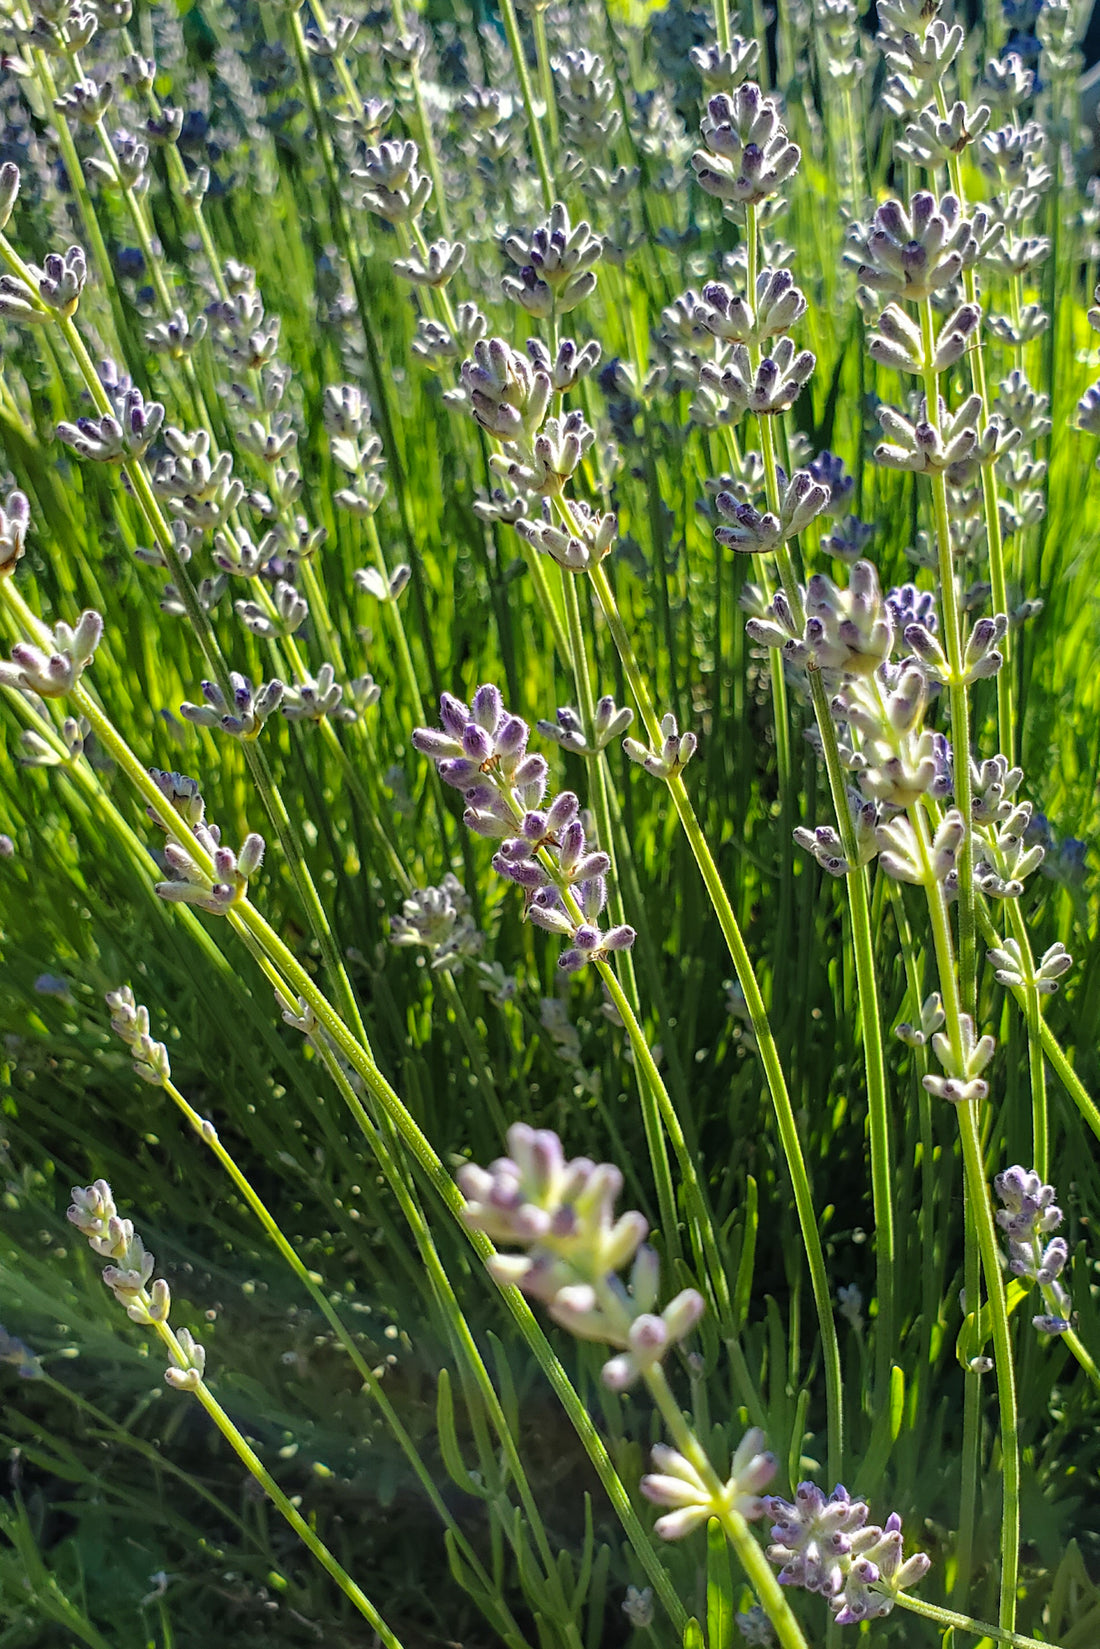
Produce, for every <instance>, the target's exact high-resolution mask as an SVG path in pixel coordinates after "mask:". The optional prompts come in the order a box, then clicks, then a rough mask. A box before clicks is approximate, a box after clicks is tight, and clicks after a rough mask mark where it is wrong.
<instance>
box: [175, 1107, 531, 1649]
mask: <svg viewBox="0 0 1100 1649" xmlns="http://www.w3.org/2000/svg"><path fill="white" fill-rule="evenodd" d="M161 1086H162V1087H163V1089H164V1091H165V1093H166V1094H167V1095H168V1097H169V1099H171V1101H172V1103H173V1104H174V1105H175V1106H176V1108H177V1109H178V1110H179V1111H180V1112H181V1113H182V1114H183V1116H184V1117H186V1119H187V1121H188V1122H189V1123H190V1124H191V1127H192V1128H193V1129H194V1131H195V1133H196V1134H198V1136H199V1138H200V1139H201V1140H202V1142H203V1144H204V1145H206V1146H207V1147H208V1148H209V1149H210V1150H211V1151H212V1152H213V1154H214V1156H215V1157H216V1158H217V1160H218V1162H219V1163H220V1165H221V1167H222V1168H223V1169H224V1171H225V1173H226V1174H228V1176H229V1178H230V1179H231V1180H232V1181H233V1184H234V1185H235V1186H236V1187H237V1190H238V1191H239V1192H240V1194H241V1196H242V1197H243V1198H244V1200H245V1202H246V1203H247V1204H248V1206H249V1208H250V1209H251V1210H252V1212H253V1214H254V1215H255V1216H256V1218H257V1220H258V1221H259V1222H260V1224H261V1225H262V1226H263V1228H264V1230H265V1231H266V1233H267V1235H268V1237H269V1238H270V1239H271V1241H272V1243H273V1244H274V1245H275V1247H276V1248H277V1249H278V1251H279V1253H280V1254H281V1256H282V1258H283V1259H284V1260H285V1261H286V1263H287V1265H288V1266H289V1267H290V1269H291V1270H292V1271H293V1273H294V1275H295V1276H296V1277H297V1279H298V1281H299V1282H300V1283H301V1285H302V1287H303V1288H304V1289H305V1290H306V1292H307V1294H308V1295H309V1297H310V1299H311V1300H312V1301H313V1303H314V1305H315V1306H316V1307H317V1310H318V1311H319V1312H320V1313H321V1315H322V1317H324V1319H325V1321H326V1322H327V1323H328V1325H329V1327H330V1328H331V1329H332V1331H333V1333H334V1334H335V1335H336V1338H337V1339H338V1340H339V1342H340V1344H341V1346H342V1347H343V1348H344V1351H345V1352H346V1353H347V1356H348V1358H349V1360H350V1362H351V1365H352V1367H353V1368H354V1369H355V1372H356V1374H357V1375H358V1376H359V1378H360V1380H362V1382H363V1385H364V1387H365V1389H366V1390H367V1392H368V1393H369V1394H370V1398H371V1401H372V1402H374V1403H375V1404H377V1406H378V1409H379V1411H380V1412H381V1414H382V1417H383V1419H384V1420H385V1421H386V1424H387V1425H388V1426H389V1428H390V1431H391V1432H392V1434H393V1436H394V1439H395V1440H396V1442H397V1444H398V1447H399V1448H400V1449H401V1452H402V1453H403V1454H404V1456H405V1458H406V1460H407V1461H408V1463H409V1465H410V1467H411V1468H412V1471H413V1474H414V1476H415V1477H416V1479H417V1482H418V1483H419V1484H420V1487H421V1488H422V1489H423V1491H424V1493H425V1495H426V1496H427V1498H428V1501H429V1503H430V1505H431V1506H432V1508H433V1510H434V1511H435V1512H436V1513H437V1514H438V1516H439V1518H440V1521H441V1522H442V1523H443V1525H444V1527H445V1528H446V1529H448V1530H449V1531H450V1534H451V1537H452V1539H453V1540H454V1542H455V1544H456V1545H457V1546H458V1548H459V1550H460V1551H461V1553H462V1556H463V1557H464V1559H465V1560H466V1562H467V1563H469V1564H470V1566H471V1567H472V1569H473V1570H474V1572H475V1573H476V1574H477V1576H478V1579H479V1580H480V1581H481V1583H482V1584H483V1585H484V1586H486V1588H487V1589H491V1582H490V1580H489V1577H488V1575H487V1574H486V1572H485V1570H484V1569H483V1568H482V1565H481V1562H480V1559H479V1558H478V1556H477V1554H476V1552H475V1551H474V1549H473V1547H472V1546H471V1545H470V1543H469V1541H468V1540H467V1539H466V1537H465V1535H464V1534H463V1532H462V1530H461V1528H460V1527H459V1526H458V1524H457V1523H456V1522H455V1519H454V1517H453V1516H452V1514H451V1512H450V1511H449V1509H448V1507H447V1504H446V1502H445V1501H444V1499H443V1496H442V1495H441V1494H440V1492H439V1490H438V1488H437V1487H436V1485H435V1482H434V1480H433V1478H432V1475H431V1473H430V1472H429V1471H428V1469H427V1467H426V1466H425V1464H424V1461H423V1460H422V1458H421V1456H420V1452H419V1450H418V1449H417V1447H416V1444H415V1443H414V1442H413V1440H412V1438H411V1437H410V1435H409V1433H408V1432H407V1431H406V1429H405V1427H404V1426H403V1425H402V1423H401V1421H400V1419H399V1417H398V1415H397V1411H396V1410H395V1409H394V1407H393V1404H392V1403H391V1402H390V1400H389V1398H388V1397H387V1396H386V1393H385V1391H384V1390H383V1389H382V1385H381V1383H380V1381H379V1380H378V1379H377V1377H376V1375H375V1374H374V1371H373V1369H372V1368H371V1367H370V1364H369V1363H368V1362H367V1360H366V1358H365V1357H364V1356H363V1353H362V1352H361V1351H360V1350H359V1347H358V1346H357V1345H356V1343H355V1340H354V1338H353V1336H352V1335H351V1334H350V1332H349V1331H348V1329H347V1328H346V1327H345V1325H344V1322H343V1319H342V1318H341V1317H340V1314H339V1313H338V1312H337V1311H336V1309H335V1307H334V1306H333V1305H332V1302H331V1301H330V1300H329V1297H328V1295H327V1294H326V1293H325V1292H324V1289H323V1288H322V1287H321V1286H320V1284H319V1283H318V1282H317V1280H316V1279H315V1277H314V1275H313V1273H312V1272H311V1271H309V1269H308V1268H307V1266H306V1265H305V1263H304V1262H303V1260H302V1258H301V1255H300V1254H299V1252H298V1250H297V1249H296V1248H295V1247H294V1245H293V1243H291V1242H289V1241H288V1239H287V1238H286V1237H285V1236H284V1235H283V1232H282V1229H281V1227H280V1225H279V1223H278V1221H277V1220H276V1219H275V1217H274V1215H273V1214H272V1213H271V1212H270V1210H269V1209H268V1208H267V1206H266V1204H265V1203H264V1202H263V1201H262V1199H261V1198H260V1197H259V1196H258V1195H257V1193H256V1191H255V1190H254V1189H253V1187H252V1184H251V1181H250V1180H249V1179H248V1176H247V1175H246V1174H245V1173H244V1172H243V1170H242V1169H241V1168H240V1167H239V1165H238V1164H237V1162H236V1161H235V1159H234V1158H233V1157H232V1156H231V1155H230V1153H229V1152H228V1151H227V1150H226V1149H225V1146H224V1145H223V1144H222V1143H221V1140H220V1139H219V1138H218V1133H217V1130H216V1128H215V1127H214V1124H213V1123H212V1122H210V1121H208V1120H207V1119H206V1118H205V1117H202V1116H200V1115H199V1113H198V1112H197V1111H196V1110H195V1109H194V1107H193V1106H192V1105H191V1104H190V1103H189V1102H188V1100H187V1099H186V1098H185V1096H184V1095H183V1094H182V1093H181V1092H180V1090H179V1089H178V1088H177V1087H176V1085H175V1083H174V1082H173V1081H172V1080H171V1079H170V1078H169V1079H168V1080H167V1081H165V1082H163V1083H162V1084H161ZM511 1625H512V1626H513V1628H515V1622H514V1621H512V1622H511ZM515 1629H516V1631H517V1635H518V1628H515Z"/></svg>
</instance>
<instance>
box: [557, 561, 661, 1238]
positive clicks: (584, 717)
mask: <svg viewBox="0 0 1100 1649" xmlns="http://www.w3.org/2000/svg"><path fill="white" fill-rule="evenodd" d="M562 593H563V595H564V597H565V615H566V619H567V621H568V624H569V644H570V649H569V650H570V655H571V658H572V661H573V684H574V687H575V689H576V693H577V709H578V710H579V712H580V717H581V724H582V726H583V728H584V737H585V743H586V745H587V747H588V749H589V750H590V751H592V752H593V754H592V755H591V756H590V757H589V759H588V761H587V767H588V775H589V790H590V797H591V800H592V802H593V805H594V806H595V809H596V828H597V834H598V837H599V842H600V845H601V847H602V848H603V850H604V852H605V853H607V854H608V856H609V857H611V860H612V864H611V869H610V879H611V888H612V893H613V898H614V900H615V905H616V906H617V908H614V909H613V910H612V915H613V917H614V919H615V921H616V922H622V921H624V920H625V912H624V911H623V909H622V899H621V895H620V893H619V888H618V877H617V875H616V871H615V864H614V837H613V835H612V830H611V817H610V809H609V807H608V802H607V792H606V788H605V786H604V784H603V782H602V780H603V775H602V772H601V770H600V768H601V763H600V753H599V752H598V751H597V750H596V749H595V745H594V739H595V719H596V714H595V705H594V703H593V699H592V683H591V678H590V676H589V673H588V657H587V651H586V648H585V643H584V627H583V625H582V623H581V605H580V597H579V595H578V592H577V582H576V576H575V575H574V574H573V573H570V572H567V571H564V570H563V572H562ZM625 960H626V963H627V966H628V967H629V969H630V972H629V976H627V975H626V972H625V970H624V981H625V984H624V992H623V994H624V995H625V996H626V998H627V1000H628V1002H629V1004H630V1008H631V1011H632V1013H633V1014H634V1015H635V1016H637V1014H638V1013H639V1012H640V1003H639V1000H638V988H637V983H636V981H635V979H634V970H633V967H632V966H631V965H630V957H629V952H627V953H626V957H625ZM635 1074H636V1076H637V1079H638V1093H639V1098H640V1100H641V1105H642V1121H643V1124H644V1127H645V1135H646V1145H647V1147H648V1150H649V1159H650V1165H651V1167H652V1170H653V1177H654V1182H655V1184H656V1187H657V1204H658V1207H659V1209H660V1215H661V1228H662V1230H663V1232H664V1236H665V1242H666V1243H667V1244H668V1254H669V1258H670V1259H672V1260H675V1259H676V1257H677V1256H678V1255H679V1252H680V1233H679V1221H678V1220H677V1217H676V1193H675V1191H674V1189H673V1185H672V1172H671V1169H670V1166H669V1160H668V1153H667V1151H666V1149H665V1135H664V1129H663V1128H662V1126H661V1120H660V1115H659V1111H658V1106H657V1103H656V1090H655V1089H654V1088H653V1087H652V1086H651V1084H650V1082H649V1080H648V1078H647V1076H646V1074H645V1072H644V1069H643V1067H642V1065H640V1064H638V1063H637V1062H636V1063H635Z"/></svg>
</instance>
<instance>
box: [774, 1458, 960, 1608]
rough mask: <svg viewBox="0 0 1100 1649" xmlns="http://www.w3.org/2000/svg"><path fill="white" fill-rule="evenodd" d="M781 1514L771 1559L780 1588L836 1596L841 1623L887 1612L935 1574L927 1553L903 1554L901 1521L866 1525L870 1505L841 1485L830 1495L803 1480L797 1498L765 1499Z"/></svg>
mask: <svg viewBox="0 0 1100 1649" xmlns="http://www.w3.org/2000/svg"><path fill="white" fill-rule="evenodd" d="M765 1506H766V1508H767V1510H768V1512H769V1513H770V1514H771V1515H772V1516H773V1517H774V1518H775V1520H776V1521H775V1523H774V1524H773V1526H772V1531H771V1533H772V1540H773V1541H774V1545H772V1546H769V1548H768V1558H769V1560H770V1561H771V1562H772V1563H774V1564H776V1565H777V1566H778V1567H779V1583H780V1585H781V1586H801V1587H804V1588H805V1590H806V1591H809V1592H820V1593H822V1594H823V1595H824V1596H825V1597H827V1598H828V1599H829V1607H830V1608H831V1609H832V1610H833V1613H834V1616H835V1619H836V1623H837V1625H838V1626H848V1625H854V1624H855V1623H857V1622H858V1621H861V1620H874V1619H876V1618H877V1617H878V1616H881V1615H888V1614H890V1612H891V1611H892V1609H893V1607H894V1603H895V1600H896V1598H897V1595H898V1593H899V1592H900V1591H902V1590H903V1589H904V1588H905V1587H907V1586H911V1585H913V1584H914V1583H915V1582H916V1581H918V1580H920V1579H921V1578H922V1577H923V1576H924V1575H926V1574H927V1573H928V1570H929V1568H930V1567H931V1563H930V1560H929V1559H928V1557H926V1555H925V1554H924V1553H923V1552H915V1553H914V1554H913V1556H912V1557H910V1558H909V1559H908V1560H904V1559H903V1547H902V1538H901V1518H900V1517H899V1516H898V1514H897V1513H896V1512H891V1514H890V1516H889V1517H888V1518H887V1519H886V1522H885V1524H884V1525H883V1526H882V1527H881V1528H879V1526H878V1525H877V1524H874V1523H871V1524H869V1523H868V1522H867V1518H868V1516H869V1515H870V1507H869V1506H868V1505H867V1502H866V1501H865V1500H853V1499H852V1498H851V1496H850V1495H849V1493H848V1491H847V1489H846V1488H845V1487H844V1485H843V1484H842V1483H838V1484H837V1486H836V1488H835V1489H834V1490H833V1492H832V1494H831V1495H829V1497H828V1498H827V1499H826V1497H825V1495H824V1494H823V1493H822V1491H821V1490H820V1489H819V1488H818V1487H817V1485H816V1483H800V1484H799V1485H798V1489H797V1491H796V1493H795V1497H794V1500H793V1501H790V1500H782V1499H780V1498H779V1497H778V1496H773V1497H770V1498H769V1499H768V1500H766V1501H765Z"/></svg>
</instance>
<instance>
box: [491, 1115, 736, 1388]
mask: <svg viewBox="0 0 1100 1649" xmlns="http://www.w3.org/2000/svg"><path fill="white" fill-rule="evenodd" d="M508 1149H509V1151H510V1152H511V1155H510V1156H506V1157H500V1158H498V1159H497V1161H496V1162H494V1163H491V1164H490V1166H489V1167H488V1168H487V1169H486V1168H478V1167H476V1166H475V1165H474V1164H473V1163H470V1164H468V1165H467V1166H466V1167H464V1168H462V1169H461V1170H460V1171H459V1174H458V1183H459V1186H460V1188H461V1190H462V1193H463V1195H464V1196H465V1198H466V1206H465V1208H464V1210H463V1218H464V1219H465V1221H466V1223H467V1225H469V1226H472V1227H473V1229H474V1230H476V1231H483V1232H484V1233H485V1234H486V1236H489V1237H491V1238H492V1239H493V1240H494V1241H495V1242H508V1243H514V1244H515V1245H516V1246H517V1247H520V1248H523V1249H526V1250H527V1252H526V1253H525V1254H494V1255H492V1256H491V1257H490V1259H489V1261H488V1269H489V1271H490V1273H491V1274H492V1276H493V1277H494V1278H495V1279H496V1281H497V1282H498V1283H499V1284H500V1285H501V1286H502V1287H506V1286H508V1285H509V1284H512V1285H514V1286H515V1287H517V1288H520V1289H522V1290H523V1292H524V1293H525V1294H529V1295H531V1296H532V1297H533V1298H535V1299H538V1300H541V1301H542V1302H543V1304H544V1305H546V1306H547V1307H548V1309H549V1312H550V1315H551V1316H552V1317H553V1319H554V1321H555V1322H557V1323H560V1325H561V1326H562V1327H563V1328H566V1329H568V1330H569V1332H570V1333H571V1334H574V1335H576V1337H577V1338H578V1339H581V1340H595V1341H597V1342H598V1343H600V1344H603V1345H610V1346H614V1347H615V1348H616V1349H617V1350H618V1351H619V1352H620V1353H621V1355H619V1356H616V1357H613V1358H611V1360H610V1361H609V1362H608V1363H607V1364H605V1366H604V1370H603V1378H604V1383H605V1384H606V1385H607V1386H609V1387H610V1388H611V1390H613V1391H625V1390H626V1388H627V1387H628V1386H630V1385H631V1384H633V1382H634V1381H635V1380H636V1379H638V1378H639V1376H643V1375H645V1374H646V1373H647V1372H648V1371H650V1370H652V1369H654V1368H656V1367H657V1366H658V1364H660V1362H661V1361H662V1359H663V1358H664V1355H665V1353H666V1352H667V1351H668V1350H670V1349H671V1347H672V1346H674V1345H675V1344H677V1343H678V1342H679V1341H680V1340H683V1339H684V1338H685V1337H686V1336H687V1335H688V1334H690V1332H691V1330H692V1329H693V1328H694V1327H695V1324H696V1323H697V1322H698V1321H699V1318H700V1317H701V1316H702V1314H703V1299H702V1296H701V1295H700V1294H699V1293H697V1292H696V1290H695V1289H693V1288H686V1289H684V1290H683V1291H682V1292H681V1293H679V1294H678V1295H677V1296H676V1298H675V1299H674V1300H672V1301H670V1302H669V1304H668V1305H667V1306H666V1307H665V1309H664V1311H663V1312H661V1313H660V1314H658V1313H657V1311H656V1310H655V1307H656V1304H657V1294H658V1288H659V1284H660V1263H659V1261H658V1259H657V1255H656V1253H655V1252H654V1250H653V1249H652V1248H649V1247H647V1246H646V1245H645V1242H644V1239H645V1236H646V1232H647V1231H648V1225H647V1222H646V1220H645V1218H644V1216H643V1215H641V1214H639V1213H637V1212H636V1211H634V1210H631V1211H630V1212H628V1213H625V1214H620V1215H618V1217H616V1214H615V1201H616V1199H617V1197H618V1195H619V1192H620V1191H621V1190H622V1183H623V1177H622V1174H621V1173H620V1172H619V1170H618V1168H616V1167H615V1166H614V1165H613V1164H612V1163H607V1162H604V1163H594V1162H591V1161H589V1159H588V1158H587V1157H576V1158H574V1159H573V1160H572V1161H569V1162H567V1161H566V1158H565V1152H564V1151H563V1149H562V1143H561V1140H560V1139H559V1138H558V1136H557V1134H555V1133H552V1132H551V1131H550V1130H549V1129H545V1128H531V1127H529V1126H528V1125H527V1124H526V1123H523V1122H517V1123H514V1124H513V1126H512V1127H511V1128H509V1130H508ZM628 1265H629V1266H630V1278H629V1285H624V1283H623V1281H622V1279H621V1278H620V1277H619V1276H618V1275H617V1273H618V1272H620V1271H622V1270H623V1269H624V1268H625V1267H626V1266H628Z"/></svg>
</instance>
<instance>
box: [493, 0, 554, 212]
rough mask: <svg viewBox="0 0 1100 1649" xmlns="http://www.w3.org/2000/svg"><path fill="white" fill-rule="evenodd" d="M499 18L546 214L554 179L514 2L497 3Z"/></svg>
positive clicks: (511, 0)
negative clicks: (520, 101) (536, 168)
mask: <svg viewBox="0 0 1100 1649" xmlns="http://www.w3.org/2000/svg"><path fill="white" fill-rule="evenodd" d="M500 15H501V18H502V20H503V22H504V32H505V34H506V35H507V37H508V49H509V51H510V52H511V54H512V65H513V67H514V68H515V71H516V77H517V79H518V80H519V89H520V95H521V97H522V98H523V107H524V110H525V111H526V114H527V130H528V131H529V132H530V134H531V148H532V149H533V151H534V155H535V165H536V166H537V167H538V174H539V181H540V182H541V184H542V200H543V205H544V206H545V207H546V210H547V211H548V212H549V210H550V208H551V207H552V206H553V204H554V180H553V177H552V175H551V171H550V166H549V164H548V162H547V159H546V145H545V143H544V142H543V137H542V127H541V126H540V125H539V117H538V113H537V111H536V109H535V98H534V94H533V92H532V90H531V76H530V74H529V73H528V72H527V57H526V55H525V53H524V50H523V40H522V39H521V37H520V32H519V23H518V22H517V21H516V8H515V4H514V0H500Z"/></svg>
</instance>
